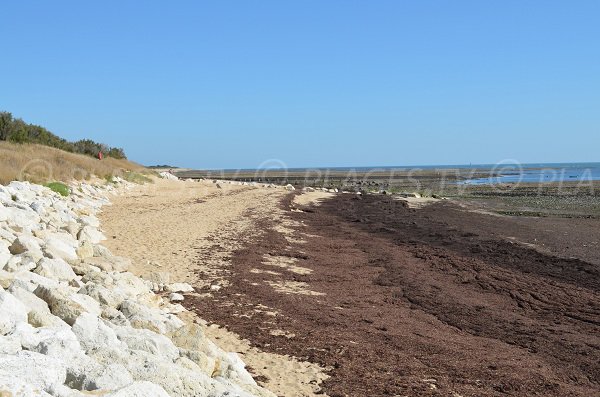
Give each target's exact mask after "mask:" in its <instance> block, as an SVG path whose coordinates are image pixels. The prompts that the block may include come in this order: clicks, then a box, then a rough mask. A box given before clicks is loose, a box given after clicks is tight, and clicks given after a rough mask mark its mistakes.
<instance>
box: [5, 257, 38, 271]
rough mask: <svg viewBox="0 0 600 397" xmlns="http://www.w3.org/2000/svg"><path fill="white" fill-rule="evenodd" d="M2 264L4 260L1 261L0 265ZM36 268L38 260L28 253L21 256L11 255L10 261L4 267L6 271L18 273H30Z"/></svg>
mask: <svg viewBox="0 0 600 397" xmlns="http://www.w3.org/2000/svg"><path fill="white" fill-rule="evenodd" d="M0 256H1V254H0ZM1 262H2V260H1V259H0V263H1ZM36 267H37V263H36V260H35V259H34V258H32V257H31V256H30V255H29V254H27V253H25V254H19V255H12V254H9V259H8V261H7V262H6V264H5V265H4V270H6V271H9V272H17V271H19V270H24V271H29V270H33V269H35V268H36Z"/></svg>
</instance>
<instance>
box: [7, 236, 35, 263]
mask: <svg viewBox="0 0 600 397" xmlns="http://www.w3.org/2000/svg"><path fill="white" fill-rule="evenodd" d="M42 244H43V242H42V240H40V239H39V238H37V237H34V236H31V235H27V234H21V235H19V236H17V238H16V239H15V240H14V241H13V242H12V244H11V245H10V247H9V248H8V249H9V251H10V253H11V254H13V255H18V254H23V253H25V252H27V253H28V254H29V255H31V256H32V257H34V258H37V259H40V258H41V257H42V256H43V255H42V247H41V245H42Z"/></svg>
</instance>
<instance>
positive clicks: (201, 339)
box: [0, 178, 274, 397]
mask: <svg viewBox="0 0 600 397" xmlns="http://www.w3.org/2000/svg"><path fill="white" fill-rule="evenodd" d="M113 182H114V183H112V184H110V183H109V184H107V183H104V182H103V181H102V182H101V183H100V182H99V183H98V184H93V183H78V184H76V185H73V186H71V193H70V195H69V196H68V197H63V196H61V195H59V194H57V193H55V192H53V191H52V190H50V189H49V188H46V187H43V186H40V185H34V184H30V183H27V182H11V183H10V184H8V185H7V186H0V269H1V270H0V395H1V396H3V397H5V396H57V397H76V396H89V395H95V396H120V397H125V396H240V397H243V396H247V397H250V396H261V397H262V396H265V397H266V396H274V395H273V394H272V393H270V392H268V391H267V390H265V389H263V388H261V387H259V386H258V385H257V384H256V383H255V381H254V380H253V378H252V376H251V375H250V374H249V373H248V371H247V370H246V369H245V366H244V363H243V362H242V361H241V360H240V358H239V357H238V356H237V354H235V353H228V352H225V351H223V350H222V349H221V348H219V347H218V346H217V345H215V344H214V343H213V342H212V341H211V340H209V339H208V338H207V337H206V336H205V335H204V333H203V331H202V328H201V327H200V326H199V325H198V324H196V323H195V322H194V321H190V320H189V319H190V318H193V317H192V316H191V315H189V313H187V312H186V311H185V309H184V308H183V307H182V306H181V305H180V304H178V303H177V301H179V300H181V298H182V296H181V294H180V293H182V292H189V291H190V290H191V289H192V287H191V286H189V285H187V284H185V283H174V284H166V285H165V284H159V283H156V282H151V281H148V280H144V279H141V278H139V277H137V276H135V275H134V274H132V273H130V272H128V271H127V270H128V267H129V265H130V260H129V259H127V258H124V257H121V256H117V255H113V254H112V253H111V251H110V250H109V249H107V248H106V247H105V246H103V245H102V241H103V240H105V236H104V234H103V233H102V231H101V229H100V222H99V221H98V218H97V215H98V213H99V211H100V210H101V208H102V207H103V206H104V205H107V204H110V198H111V195H114V194H118V193H119V192H122V191H125V190H128V189H130V188H132V186H133V185H132V184H130V183H128V182H126V181H123V180H121V179H118V178H116V179H115V180H114V181H113Z"/></svg>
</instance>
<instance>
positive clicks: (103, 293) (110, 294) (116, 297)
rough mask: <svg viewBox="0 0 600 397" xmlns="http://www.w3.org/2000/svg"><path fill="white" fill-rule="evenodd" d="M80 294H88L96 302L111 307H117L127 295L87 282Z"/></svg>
mask: <svg viewBox="0 0 600 397" xmlns="http://www.w3.org/2000/svg"><path fill="white" fill-rule="evenodd" d="M79 293H80V294H84V295H88V296H91V297H92V298H94V299H95V300H96V301H97V302H98V303H101V304H103V305H107V306H110V307H113V308H116V307H118V306H119V305H120V304H121V303H122V302H123V301H124V300H125V299H126V298H127V297H126V296H125V295H123V294H121V293H119V292H118V290H114V289H108V288H105V287H103V286H102V285H100V284H97V283H94V282H91V281H90V282H88V283H87V284H85V285H84V286H83V287H82V288H81V289H80V290H79Z"/></svg>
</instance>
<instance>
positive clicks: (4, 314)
mask: <svg viewBox="0 0 600 397" xmlns="http://www.w3.org/2000/svg"><path fill="white" fill-rule="evenodd" d="M19 323H27V308H26V307H25V305H23V304H22V303H21V301H19V300H18V299H17V298H15V297H14V296H13V295H12V294H10V293H9V292H7V291H4V290H3V289H0V334H1V335H6V334H8V333H10V332H12V331H14V329H15V327H16V326H17V324H19Z"/></svg>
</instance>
